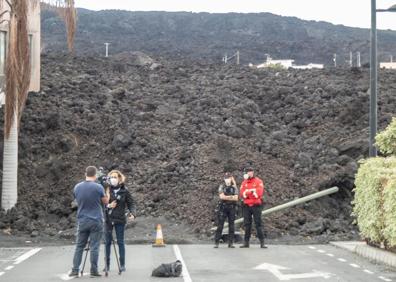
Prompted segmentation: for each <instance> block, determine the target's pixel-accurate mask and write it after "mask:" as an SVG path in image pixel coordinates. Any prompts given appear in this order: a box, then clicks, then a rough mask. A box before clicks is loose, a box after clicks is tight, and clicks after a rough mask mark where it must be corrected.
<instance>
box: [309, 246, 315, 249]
mask: <svg viewBox="0 0 396 282" xmlns="http://www.w3.org/2000/svg"><path fill="white" fill-rule="evenodd" d="M308 248H310V249H311V250H316V247H314V246H309V247H308Z"/></svg>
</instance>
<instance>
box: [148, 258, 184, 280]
mask: <svg viewBox="0 0 396 282" xmlns="http://www.w3.org/2000/svg"><path fill="white" fill-rule="evenodd" d="M182 269H183V265H182V263H181V261H180V260H177V261H175V262H172V263H163V264H161V265H160V266H158V267H157V268H156V269H154V270H153V272H152V273H151V276H154V277H179V276H180V275H181V273H182Z"/></svg>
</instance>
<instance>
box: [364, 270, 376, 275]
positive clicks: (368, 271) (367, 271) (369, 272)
mask: <svg viewBox="0 0 396 282" xmlns="http://www.w3.org/2000/svg"><path fill="white" fill-rule="evenodd" d="M364 272H366V273H368V274H374V272H372V271H370V270H368V269H365V270H364Z"/></svg>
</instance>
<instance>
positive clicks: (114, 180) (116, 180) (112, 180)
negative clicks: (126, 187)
mask: <svg viewBox="0 0 396 282" xmlns="http://www.w3.org/2000/svg"><path fill="white" fill-rule="evenodd" d="M110 184H111V186H117V185H118V179H117V178H110Z"/></svg>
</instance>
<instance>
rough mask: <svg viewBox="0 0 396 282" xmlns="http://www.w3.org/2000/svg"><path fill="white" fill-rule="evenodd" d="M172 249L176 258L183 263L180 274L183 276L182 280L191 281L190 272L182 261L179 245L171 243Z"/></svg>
mask: <svg viewBox="0 0 396 282" xmlns="http://www.w3.org/2000/svg"><path fill="white" fill-rule="evenodd" d="M173 251H174V252H175V256H176V259H178V260H180V261H181V263H182V265H183V270H182V276H183V279H184V282H192V280H191V276H190V273H188V269H187V265H186V263H185V262H184V260H183V257H182V255H181V252H180V249H179V246H177V245H173Z"/></svg>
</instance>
